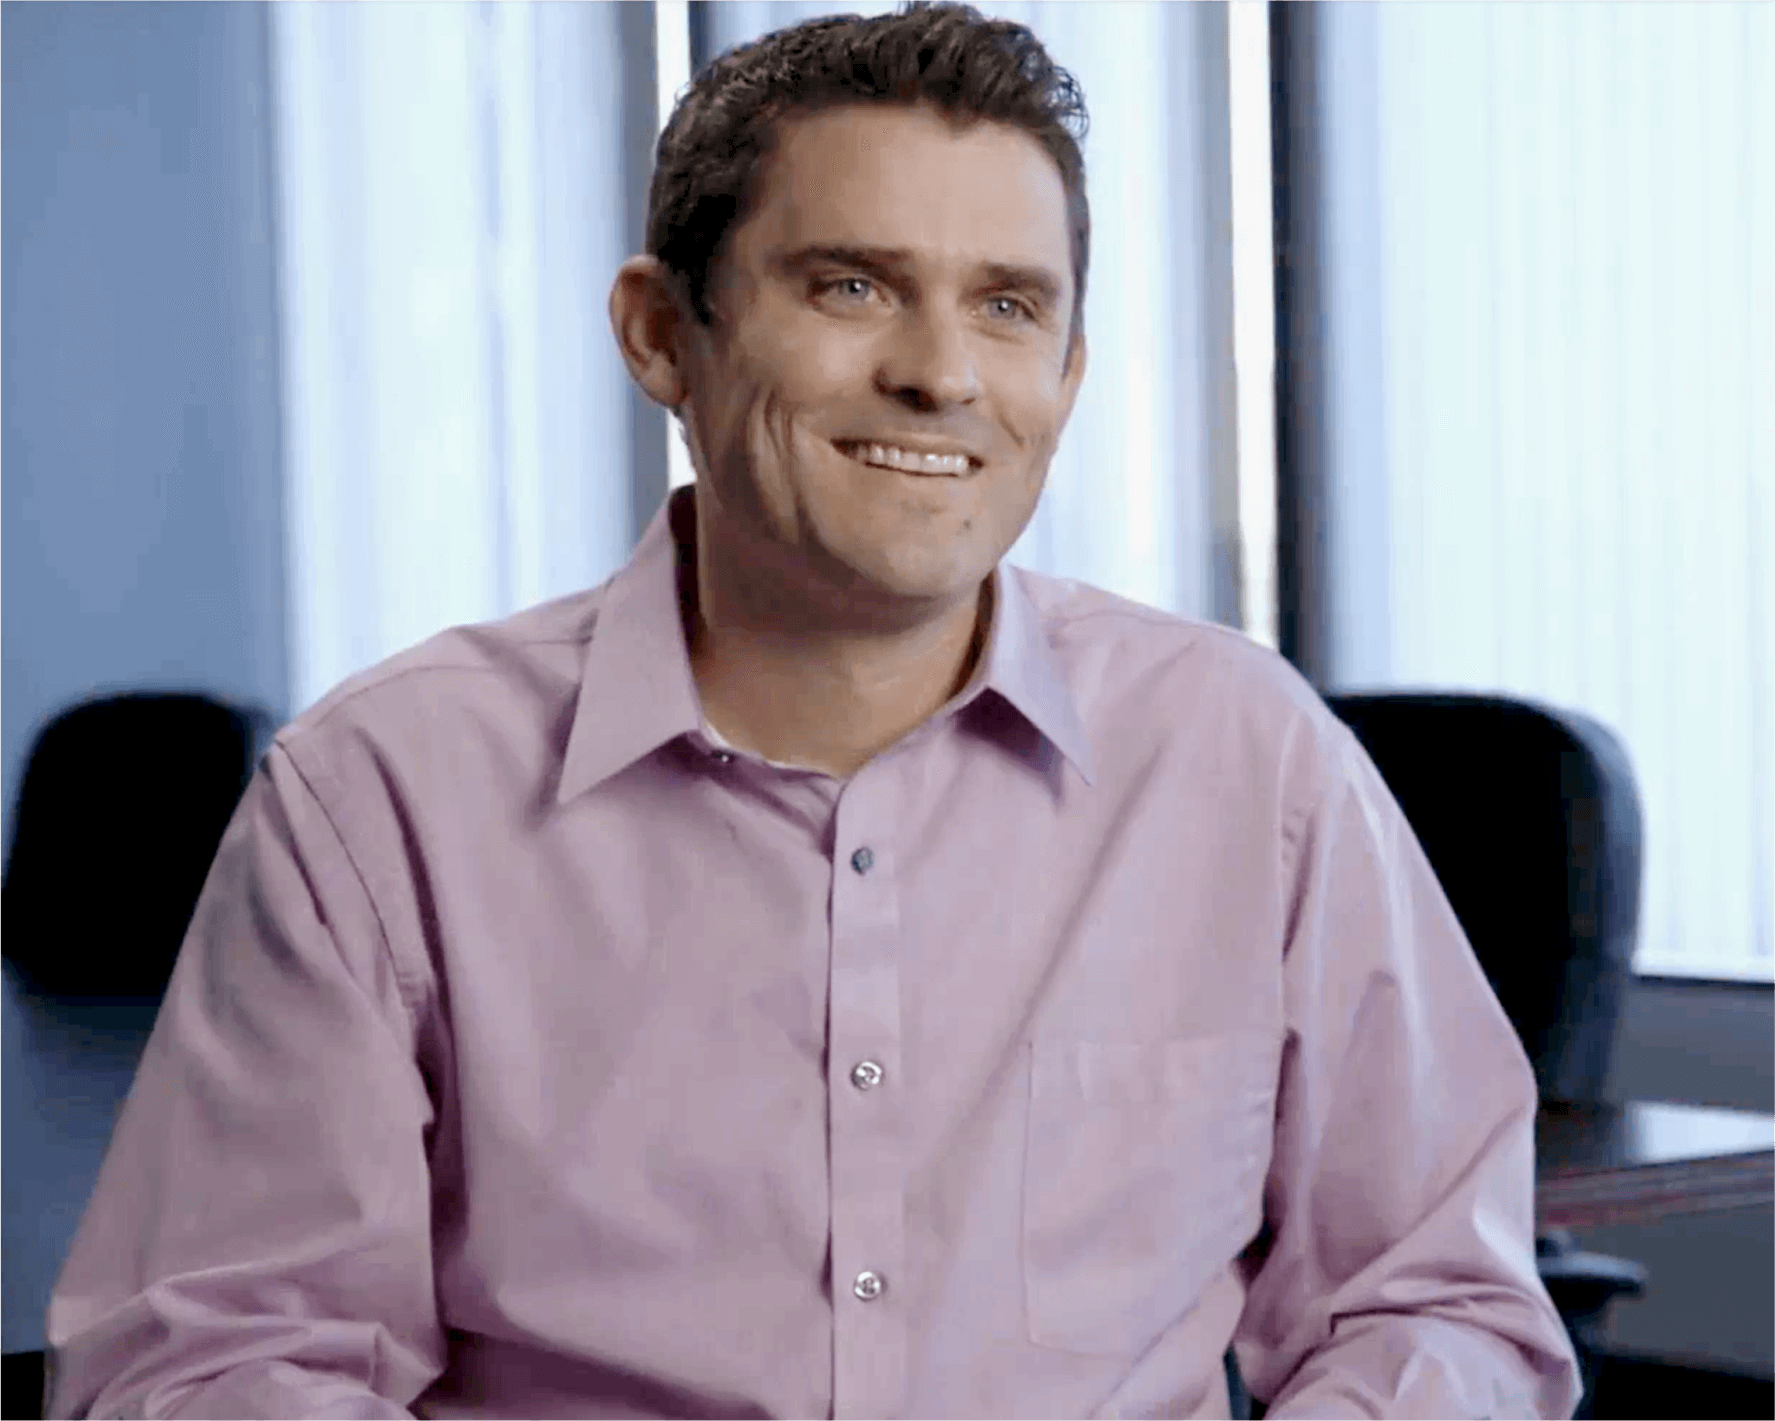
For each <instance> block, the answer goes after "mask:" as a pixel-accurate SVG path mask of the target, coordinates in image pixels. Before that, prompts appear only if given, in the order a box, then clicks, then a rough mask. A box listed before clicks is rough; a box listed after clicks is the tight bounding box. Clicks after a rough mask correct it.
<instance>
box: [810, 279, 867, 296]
mask: <svg viewBox="0 0 1775 1421" xmlns="http://www.w3.org/2000/svg"><path fill="white" fill-rule="evenodd" d="M874 285H875V283H874V282H872V281H870V280H869V278H868V277H866V276H838V277H834V278H833V279H832V280H830V281H823V282H821V283H820V287H819V289H820V291H821V292H827V291H839V292H840V294H842V295H845V296H856V297H859V298H860V297H863V296H866V295H868V293H869V291H870V290H872V289H873V288H874ZM850 286H860V287H862V288H863V290H862V291H848V290H842V288H845V287H850Z"/></svg>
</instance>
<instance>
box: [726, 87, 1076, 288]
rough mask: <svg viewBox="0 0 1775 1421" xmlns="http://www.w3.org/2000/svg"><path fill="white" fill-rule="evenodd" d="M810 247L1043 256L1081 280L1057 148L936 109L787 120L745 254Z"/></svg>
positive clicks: (947, 255)
mask: <svg viewBox="0 0 1775 1421" xmlns="http://www.w3.org/2000/svg"><path fill="white" fill-rule="evenodd" d="M808 243H848V244H855V245H868V246H881V247H904V248H906V249H908V250H909V251H911V252H913V253H914V254H915V256H926V257H930V258H933V259H943V260H949V259H954V260H969V261H974V260H977V261H991V262H1023V263H1030V264H1040V265H1044V266H1049V267H1052V268H1053V269H1054V270H1055V273H1056V275H1058V276H1060V277H1061V278H1062V280H1064V281H1066V282H1067V284H1068V285H1070V266H1069V259H1068V253H1069V251H1070V242H1069V234H1068V224H1067V214H1066V187H1065V183H1064V182H1063V181H1062V179H1061V176H1060V169H1059V166H1058V165H1057V164H1056V163H1055V161H1054V159H1053V158H1052V157H1050V156H1049V154H1048V152H1047V150H1046V149H1044V148H1043V147H1042V145H1041V143H1040V142H1039V141H1038V140H1037V139H1036V138H1035V137H1034V136H1033V135H1031V134H1029V133H1026V132H1024V131H1023V130H1022V129H1019V128H1015V127H1012V126H1010V125H1007V124H1002V123H993V122H974V123H971V124H969V125H968V126H967V127H964V128H954V127H951V126H950V124H949V123H948V121H947V120H945V119H944V118H943V117H942V116H941V115H940V114H938V113H936V112H935V111H934V110H932V109H930V108H926V107H919V108H903V107H889V106H882V105H847V106H845V107H842V108H836V109H828V110H825V111H823V112H821V113H818V114H813V115H807V116H798V117H793V118H789V119H786V120H783V121H782V126H781V128H780V130H779V132H778V134H777V143H776V149H775V152H774V153H773V155H772V157H771V159H770V161H769V163H768V164H767V166H766V169H765V172H764V174H763V185H762V187H761V189H760V191H759V194H758V201H757V204H756V206H755V207H754V209H753V212H752V215H751V217H750V219H749V220H748V221H747V222H746V224H745V226H744V228H742V229H741V231H740V232H738V233H736V234H735V252H736V255H739V254H742V253H748V252H749V254H750V255H751V256H753V257H754V258H758V259H768V256H769V255H770V254H771V253H772V252H775V251H780V250H782V249H785V248H791V247H797V246H801V245H804V244H808ZM742 260H744V257H743V256H742Z"/></svg>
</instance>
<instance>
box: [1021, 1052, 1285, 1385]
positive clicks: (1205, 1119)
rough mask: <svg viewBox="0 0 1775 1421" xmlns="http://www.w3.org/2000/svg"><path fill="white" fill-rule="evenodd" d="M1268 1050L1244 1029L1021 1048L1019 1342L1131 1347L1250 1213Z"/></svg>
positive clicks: (1235, 1247)
mask: <svg viewBox="0 0 1775 1421" xmlns="http://www.w3.org/2000/svg"><path fill="white" fill-rule="evenodd" d="M1278 1067H1279V1053H1278V1046H1277V1043H1276V1041H1275V1039H1274V1038H1273V1037H1270V1036H1267V1035H1263V1034H1260V1033H1227V1034H1224V1035H1220V1034H1217V1035H1214V1036H1203V1037H1190V1038H1187V1039H1178V1040H1169V1041H1154V1042H1140V1043H1128V1042H1104V1041H1064V1040H1060V1041H1042V1040H1038V1041H1036V1042H1034V1043H1033V1047H1032V1050H1031V1053H1030V1076H1029V1136H1028V1146H1027V1151H1026V1153H1025V1156H1024V1164H1023V1284H1024V1299H1025V1304H1026V1306H1027V1309H1028V1316H1029V1335H1030V1340H1031V1341H1033V1342H1035V1343H1036V1344H1037V1345H1039V1346H1046V1347H1055V1348H1060V1349H1063V1350H1065V1351H1069V1352H1085V1353H1100V1354H1112V1355H1126V1354H1131V1353H1133V1352H1136V1351H1138V1350H1140V1349H1141V1348H1142V1347H1143V1346H1145V1345H1146V1344H1147V1343H1149V1342H1151V1341H1152V1339H1153V1338H1154V1337H1156V1336H1157V1335H1158V1334H1159V1333H1160V1332H1162V1331H1163V1330H1164V1329H1165V1328H1166V1327H1167V1326H1169V1325H1170V1324H1171V1323H1173V1322H1175V1321H1176V1320H1177V1319H1178V1318H1179V1317H1181V1316H1182V1315H1183V1314H1184V1312H1186V1311H1187V1310H1188V1309H1189V1307H1190V1306H1191V1305H1192V1304H1193V1303H1194V1302H1195V1301H1196V1299H1197V1298H1199V1297H1200V1296H1201V1293H1202V1290H1203V1289H1204V1288H1205V1287H1206V1286H1207V1284H1208V1283H1209V1282H1210V1281H1211V1280H1212V1279H1213V1278H1214V1276H1215V1275H1216V1274H1217V1273H1218V1272H1219V1271H1220V1269H1221V1268H1222V1267H1224V1266H1225V1265H1226V1263H1227V1262H1228V1261H1230V1260H1231V1259H1232V1258H1234V1257H1236V1256H1237V1255H1238V1253H1239V1252H1240V1251H1241V1250H1242V1249H1243V1248H1244V1247H1245V1245H1246V1244H1247V1243H1249V1242H1250V1240H1251V1238H1252V1236H1253V1235H1254V1234H1256V1232H1257V1230H1258V1228H1259V1226H1260V1225H1261V1223H1262V1216H1263V1178H1264V1173H1265V1171H1266V1170H1267V1169H1268V1167H1269V1158H1270V1147H1271V1142H1272V1139H1273V1133H1274V1109H1275V1091H1276V1075H1277V1070H1278Z"/></svg>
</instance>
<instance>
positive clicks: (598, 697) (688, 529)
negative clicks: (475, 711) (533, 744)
mask: <svg viewBox="0 0 1775 1421" xmlns="http://www.w3.org/2000/svg"><path fill="white" fill-rule="evenodd" d="M694 497H695V488H694V486H689V487H684V488H678V489H674V490H673V491H672V492H671V493H670V494H669V495H668V496H667V498H666V501H665V503H664V504H663V505H662V506H661V508H660V510H659V512H658V513H656V514H655V515H654V518H653V521H652V522H651V523H650V524H649V525H648V527H647V531H646V532H645V533H643V534H642V536H641V541H640V542H639V543H638V544H637V545H636V548H635V552H634V555H633V557H631V558H630V560H629V562H628V565H627V566H626V567H624V568H623V569H622V571H621V572H619V573H618V574H617V575H616V576H615V577H614V578H612V579H611V582H610V585H609V588H608V590H607V592H606V594H605V598H604V604H603V606H602V607H601V608H600V609H599V612H598V617H597V621H596V623H595V624H594V626H593V628H592V636H591V641H590V643H589V644H588V645H587V647H586V656H585V667H584V671H583V673H582V676H581V680H580V688H579V702H578V704H577V706H576V707H575V708H574V714H573V726H572V729H571V730H570V731H569V732H568V737H567V749H566V753H565V756H564V758H563V762H562V766H561V780H560V785H559V788H558V789H557V791H556V796H555V797H556V802H557V803H565V802H566V801H568V800H570V799H573V798H574V797H576V796H577V795H580V794H583V793H584V792H585V791H587V790H589V789H592V788H594V787H595V786H597V785H599V784H602V783H603V782H604V781H605V780H607V779H609V778H610V777H611V776H612V775H615V774H617V773H618V772H620V771H622V770H625V769H627V768H628V767H629V766H630V765H632V764H634V763H635V762H636V761H637V760H639V759H641V758H643V757H644V756H646V755H649V754H651V753H652V752H653V751H655V750H657V749H659V748H660V747H661V746H662V745H665V744H667V743H669V742H670V741H672V740H674V739H676V738H677V737H679V736H681V735H686V734H692V733H695V732H698V731H700V730H701V729H702V728H703V712H702V699H701V697H700V696H699V695H698V693H697V689H696V678H695V676H694V675H693V673H692V672H691V669H690V649H689V646H688V644H687V642H686V639H685V629H684V618H683V612H682V604H681V602H680V595H681V593H680V588H681V586H682V580H683V579H685V578H689V577H693V576H695V566H696V564H695V556H696V554H695V548H696V526H695V525H696V517H695V512H696V509H695V503H694ZM992 583H993V588H992V591H993V596H992V622H991V626H990V629H989V631H988V633H987V642H986V648H985V654H984V655H983V656H982V657H981V658H980V666H979V668H978V669H977V670H976V671H975V673H974V676H973V678H972V680H971V682H970V684H969V686H968V687H967V689H966V691H965V693H964V695H963V697H962V704H967V703H969V702H971V701H973V700H975V699H976V698H977V697H978V696H980V695H981V694H982V693H984V692H985V691H988V690H990V691H993V692H995V693H996V694H997V695H999V696H1000V697H1002V698H1003V699H1004V700H1005V701H1006V702H1007V703H1009V704H1010V705H1011V706H1012V707H1013V708H1014V709H1015V710H1016V711H1017V712H1018V713H1019V714H1020V715H1022V716H1023V718H1024V719H1025V720H1027V721H1028V722H1029V723H1030V724H1031V725H1032V726H1033V727H1034V728H1035V729H1036V730H1037V731H1038V732H1040V734H1041V735H1042V736H1043V737H1044V738H1045V739H1046V740H1048V741H1049V742H1050V743H1051V744H1052V745H1053V746H1054V748H1055V749H1057V750H1059V751H1060V753H1061V754H1063V755H1064V756H1065V757H1066V758H1067V759H1068V760H1069V761H1071V762H1072V765H1073V767H1074V768H1075V769H1076V770H1077V771H1078V772H1079V774H1080V775H1081V776H1082V777H1083V779H1084V781H1085V783H1086V784H1091V783H1093V782H1094V778H1095V768H1094V764H1093V761H1092V758H1091V748H1090V742H1089V740H1088V739H1087V738H1086V735H1085V730H1084V726H1083V724H1082V723H1081V722H1080V720H1079V716H1078V709H1077V706H1076V705H1075V703H1074V700H1073V696H1072V693H1071V691H1070V689H1069V688H1068V686H1067V684H1066V681H1065V679H1064V677H1063V676H1062V674H1061V670H1060V664H1059V659H1058V657H1057V656H1056V654H1055V651H1054V648H1053V646H1052V645H1051V644H1050V642H1049V640H1048V637H1047V631H1046V628H1045V626H1044V625H1043V622H1042V618H1041V615H1040V613H1039V611H1038V610H1037V608H1036V606H1035V604H1034V603H1033V602H1032V601H1031V600H1030V598H1029V594H1028V592H1027V590H1026V589H1025V588H1024V585H1023V580H1022V575H1021V574H1020V573H1019V572H1017V570H1016V569H1013V568H1009V567H1007V566H1006V565H1005V564H1004V563H1002V562H1001V563H1000V564H999V565H998V566H997V567H996V568H994V569H993V572H992Z"/></svg>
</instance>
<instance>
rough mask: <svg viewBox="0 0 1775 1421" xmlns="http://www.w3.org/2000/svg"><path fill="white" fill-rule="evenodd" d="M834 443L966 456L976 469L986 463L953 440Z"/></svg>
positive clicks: (849, 440)
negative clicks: (875, 445)
mask: <svg viewBox="0 0 1775 1421" xmlns="http://www.w3.org/2000/svg"><path fill="white" fill-rule="evenodd" d="M832 442H833V443H834V444H836V445H838V446H839V447H840V448H841V449H842V448H844V447H845V446H846V445H857V444H860V445H864V446H867V445H870V444H880V445H882V446H884V447H885V448H889V449H904V450H905V451H906V452H907V453H909V454H939V455H944V454H965V455H966V456H967V460H968V463H969V464H971V465H972V466H973V467H975V468H978V467H979V466H980V465H981V464H983V463H985V462H986V461H985V460H984V459H982V458H981V457H980V455H979V454H977V453H975V452H974V451H973V450H972V449H970V448H969V447H968V446H967V445H965V444H957V443H955V442H953V441H951V440H943V439H919V438H916V437H912V436H908V435H904V434H901V435H890V436H876V435H858V436H855V437H846V438H842V439H834V440H833V441H832Z"/></svg>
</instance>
